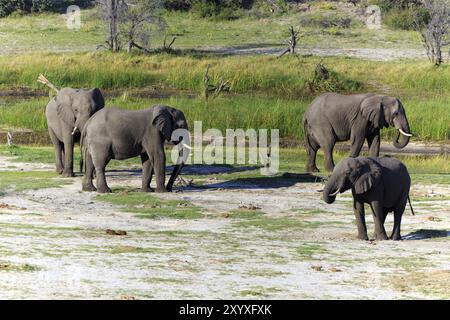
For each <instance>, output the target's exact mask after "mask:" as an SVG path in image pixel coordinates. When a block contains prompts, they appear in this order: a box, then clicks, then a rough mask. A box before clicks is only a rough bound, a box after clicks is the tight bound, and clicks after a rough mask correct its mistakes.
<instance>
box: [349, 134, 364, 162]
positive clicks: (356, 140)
mask: <svg viewBox="0 0 450 320" xmlns="http://www.w3.org/2000/svg"><path fill="white" fill-rule="evenodd" d="M365 138H366V137H365V136H364V135H363V134H358V132H354V131H352V134H351V137H350V141H351V144H352V145H351V147H350V157H357V156H359V154H360V152H361V149H362V147H363V145H364V140H365Z"/></svg>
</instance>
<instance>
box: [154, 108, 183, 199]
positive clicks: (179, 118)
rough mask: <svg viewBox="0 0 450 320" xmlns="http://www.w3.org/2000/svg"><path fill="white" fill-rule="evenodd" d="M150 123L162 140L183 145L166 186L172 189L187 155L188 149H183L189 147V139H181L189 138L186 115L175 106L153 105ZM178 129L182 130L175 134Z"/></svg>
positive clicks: (169, 189)
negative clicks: (158, 132)
mask: <svg viewBox="0 0 450 320" xmlns="http://www.w3.org/2000/svg"><path fill="white" fill-rule="evenodd" d="M152 123H153V125H154V126H156V127H157V128H158V130H159V131H160V133H161V136H162V137H163V138H164V140H166V141H167V142H172V143H173V144H175V145H177V144H179V143H182V146H183V147H182V150H181V151H180V154H179V159H178V161H177V163H176V165H175V166H174V169H173V172H172V174H171V175H170V179H169V182H168V183H167V187H166V189H167V191H172V187H173V184H174V183H175V180H176V179H177V177H178V175H179V174H180V172H181V170H182V169H183V167H184V165H185V162H186V160H187V157H188V155H189V150H187V151H186V150H185V149H190V147H189V146H188V144H189V141H183V140H184V139H187V140H188V139H189V134H188V133H189V131H188V130H189V128H188V124H187V121H186V117H185V116H184V113H183V112H182V111H180V110H177V109H175V108H172V107H169V106H155V107H154V108H153V122H152ZM179 129H182V131H183V132H182V133H181V134H176V133H175V131H177V132H179ZM183 133H184V134H183ZM175 138H176V139H175ZM182 141H183V142H182ZM180 160H181V161H180Z"/></svg>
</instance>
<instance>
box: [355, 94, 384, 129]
mask: <svg viewBox="0 0 450 320" xmlns="http://www.w3.org/2000/svg"><path fill="white" fill-rule="evenodd" d="M382 99H383V98H382V97H381V96H378V95H374V96H370V97H368V98H366V99H364V100H363V101H362V102H361V106H360V109H361V115H362V116H363V117H364V118H365V119H366V120H367V121H369V122H370V123H371V124H372V127H373V128H375V129H377V128H382V127H383V125H384V111H383V104H382Z"/></svg>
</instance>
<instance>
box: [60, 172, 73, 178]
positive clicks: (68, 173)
mask: <svg viewBox="0 0 450 320" xmlns="http://www.w3.org/2000/svg"><path fill="white" fill-rule="evenodd" d="M62 176H63V177H65V178H73V177H75V175H74V173H73V172H63V173H62Z"/></svg>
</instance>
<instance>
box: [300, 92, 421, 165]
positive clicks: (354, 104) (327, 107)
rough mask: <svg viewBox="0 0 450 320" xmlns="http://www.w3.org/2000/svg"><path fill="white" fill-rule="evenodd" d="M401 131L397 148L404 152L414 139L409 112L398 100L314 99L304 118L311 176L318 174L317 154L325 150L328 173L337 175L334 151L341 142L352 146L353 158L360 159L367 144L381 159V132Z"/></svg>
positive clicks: (325, 96)
mask: <svg viewBox="0 0 450 320" xmlns="http://www.w3.org/2000/svg"><path fill="white" fill-rule="evenodd" d="M389 126H393V127H395V128H396V129H397V134H396V136H395V137H394V140H393V144H394V146H395V147H396V148H404V147H405V146H406V145H407V144H408V142H409V138H410V136H412V134H411V133H410V129H409V123H408V119H407V118H406V113H405V109H404V108H403V105H402V103H401V102H400V100H399V99H397V98H395V97H389V96H382V95H376V94H373V93H367V94H354V95H341V94H336V93H325V94H322V95H320V96H319V97H317V98H316V99H314V101H313V102H312V103H311V105H310V106H309V108H308V110H307V111H306V112H305V114H304V116H303V130H304V133H305V147H306V152H307V154H308V161H307V164H306V171H307V172H318V171H319V169H318V168H317V166H316V154H317V150H318V149H319V148H322V150H323V152H324V158H325V169H326V170H327V171H329V172H331V171H333V168H334V161H333V148H334V145H335V144H336V142H338V141H348V140H350V142H351V150H350V156H352V157H356V156H358V155H359V153H360V152H361V148H362V146H363V144H364V142H365V140H367V143H368V146H369V156H371V157H378V155H379V151H380V129H382V128H383V127H386V128H387V127H389Z"/></svg>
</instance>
